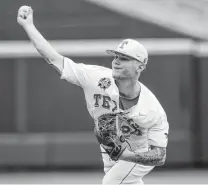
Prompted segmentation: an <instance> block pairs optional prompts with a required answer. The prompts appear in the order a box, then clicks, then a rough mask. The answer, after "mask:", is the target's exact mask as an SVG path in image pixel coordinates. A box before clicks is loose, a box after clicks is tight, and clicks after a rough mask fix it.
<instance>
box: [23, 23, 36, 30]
mask: <svg viewBox="0 0 208 185" xmlns="http://www.w3.org/2000/svg"><path fill="white" fill-rule="evenodd" d="M23 28H24V29H25V30H26V31H27V30H31V29H35V25H34V24H33V23H31V24H26V25H24V26H23Z"/></svg>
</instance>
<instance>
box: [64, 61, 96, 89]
mask: <svg viewBox="0 0 208 185" xmlns="http://www.w3.org/2000/svg"><path fill="white" fill-rule="evenodd" d="M92 70H93V66H90V65H86V64H83V63H75V62H74V61H72V60H71V59H69V58H67V57H64V61H63V70H62V73H61V79H65V80H67V81H68V82H70V83H72V84H75V85H78V86H81V87H84V86H85V85H87V83H88V81H89V80H88V78H87V75H86V74H90V71H92Z"/></svg>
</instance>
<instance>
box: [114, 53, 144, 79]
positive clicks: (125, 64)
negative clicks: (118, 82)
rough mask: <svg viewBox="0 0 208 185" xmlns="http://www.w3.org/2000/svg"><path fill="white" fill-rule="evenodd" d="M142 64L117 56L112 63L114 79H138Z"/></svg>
mask: <svg viewBox="0 0 208 185" xmlns="http://www.w3.org/2000/svg"><path fill="white" fill-rule="evenodd" d="M139 65H141V63H140V62H139V61H137V60H134V59H132V58H129V57H127V56H124V55H115V58H114V60H113V61H112V71H113V77H114V78H118V79H127V78H129V79H130V78H134V77H135V78H137V77H138V66H139Z"/></svg>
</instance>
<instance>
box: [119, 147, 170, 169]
mask: <svg viewBox="0 0 208 185" xmlns="http://www.w3.org/2000/svg"><path fill="white" fill-rule="evenodd" d="M165 159H166V149H165V148H159V147H157V148H153V149H152V150H150V151H148V152H144V153H137V152H135V153H133V152H129V153H128V154H127V155H126V156H125V157H123V160H126V161H130V162H135V163H138V164H142V165H147V166H162V165H163V164H164V162H165Z"/></svg>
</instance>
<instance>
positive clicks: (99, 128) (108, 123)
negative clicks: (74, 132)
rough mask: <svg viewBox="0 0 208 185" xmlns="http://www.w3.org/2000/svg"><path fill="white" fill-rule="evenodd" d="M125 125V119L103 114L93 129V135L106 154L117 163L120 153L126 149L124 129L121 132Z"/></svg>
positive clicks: (119, 116)
mask: <svg viewBox="0 0 208 185" xmlns="http://www.w3.org/2000/svg"><path fill="white" fill-rule="evenodd" d="M125 124H126V120H125V118H124V117H123V116H122V115H120V114H119V113H117V114H104V115H101V116H100V117H99V118H98V122H97V124H95V127H94V133H95V136H96V138H97V140H98V142H99V143H100V144H101V146H102V147H103V148H104V149H105V151H106V153H107V154H108V155H109V156H110V158H111V159H112V160H114V161H117V160H118V159H119V157H120V155H121V154H122V152H123V151H124V150H125V149H126V147H127V144H128V143H127V142H126V137H125V133H124V132H123V131H125V129H124V130H123V131H122V129H121V128H124V126H125Z"/></svg>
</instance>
